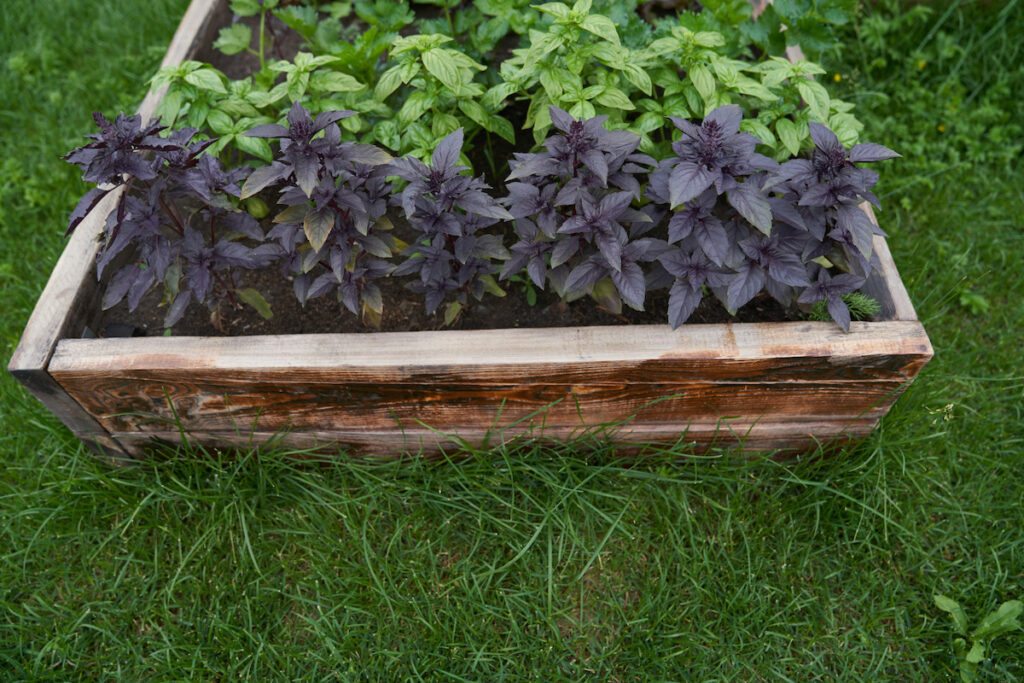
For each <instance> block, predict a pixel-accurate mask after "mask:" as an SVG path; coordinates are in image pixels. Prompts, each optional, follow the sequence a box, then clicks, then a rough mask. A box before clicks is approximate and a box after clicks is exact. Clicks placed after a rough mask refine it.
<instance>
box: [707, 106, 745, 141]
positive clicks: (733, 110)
mask: <svg viewBox="0 0 1024 683" xmlns="http://www.w3.org/2000/svg"><path fill="white" fill-rule="evenodd" d="M742 120H743V110H742V109H740V107H739V105H738V104H726V105H722V106H721V107H717V108H716V109H715V110H714V111H712V112H711V113H710V114H708V115H707V117H706V118H705V119H704V124H705V126H706V125H707V123H708V122H713V123H716V124H718V128H719V130H720V131H721V135H722V136H723V137H725V136H730V135H735V134H736V133H738V132H740V122H741V121H742Z"/></svg>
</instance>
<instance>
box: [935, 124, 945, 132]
mask: <svg viewBox="0 0 1024 683" xmlns="http://www.w3.org/2000/svg"><path fill="white" fill-rule="evenodd" d="M936 128H938V131H939V132H940V133H945V132H946V124H944V123H940V124H939V125H938V126H936Z"/></svg>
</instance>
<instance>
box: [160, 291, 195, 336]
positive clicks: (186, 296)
mask: <svg viewBox="0 0 1024 683" xmlns="http://www.w3.org/2000/svg"><path fill="white" fill-rule="evenodd" d="M191 301H192V290H191V289H186V290H183V291H181V292H178V296H176V297H174V302H173V303H172V304H171V305H170V307H169V308H168V309H167V315H166V316H164V327H168V328H169V327H173V326H174V325H175V324H176V323H177V322H178V321H179V320H181V317H182V316H183V315H185V309H186V308H188V305H189V302H191Z"/></svg>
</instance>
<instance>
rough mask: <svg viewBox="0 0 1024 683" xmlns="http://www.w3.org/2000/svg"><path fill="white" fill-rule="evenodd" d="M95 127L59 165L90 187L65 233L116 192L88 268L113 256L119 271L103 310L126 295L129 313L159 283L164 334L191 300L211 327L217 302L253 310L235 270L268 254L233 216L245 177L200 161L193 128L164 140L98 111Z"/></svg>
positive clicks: (271, 250) (252, 230)
mask: <svg viewBox="0 0 1024 683" xmlns="http://www.w3.org/2000/svg"><path fill="white" fill-rule="evenodd" d="M94 119H95V120H96V123H97V125H98V126H99V128H100V132H99V133H98V134H94V135H90V136H88V137H90V138H91V139H92V140H93V142H91V143H88V144H86V145H85V146H83V147H80V148H78V149H76V150H74V151H72V152H71V153H70V154H68V155H67V156H66V157H65V159H67V160H68V161H70V162H71V163H73V164H75V165H77V166H78V167H79V168H81V169H82V171H83V176H82V177H83V179H84V180H86V181H88V182H92V183H96V184H97V185H99V187H96V188H93V189H91V190H89V192H88V193H87V194H86V195H85V196H84V197H83V198H82V199H81V201H79V203H78V205H77V206H76V207H75V210H74V211H73V212H72V214H71V217H70V219H69V225H68V233H70V232H72V231H73V230H74V229H75V228H76V227H77V226H78V225H79V224H80V223H81V221H82V220H83V219H84V217H85V215H86V214H87V213H88V211H89V210H90V209H92V208H93V207H94V206H95V205H96V204H98V203H99V201H100V200H102V199H103V198H104V197H105V196H107V194H109V193H110V192H112V191H113V190H114V188H117V187H120V186H124V191H123V192H122V193H121V194H120V196H119V198H118V201H117V204H116V206H115V207H114V209H113V210H112V211H111V212H110V214H109V215H108V216H107V218H106V223H105V226H104V230H103V234H102V246H101V247H100V250H99V255H98V260H97V267H96V270H97V276H98V277H99V276H102V275H103V273H104V271H105V270H106V268H107V267H108V266H109V265H111V264H112V263H113V262H114V261H115V258H117V259H118V263H119V264H120V267H119V269H118V270H117V271H116V272H115V273H114V275H113V276H112V277H111V278H110V282H109V284H108V285H107V289H106V292H105V293H104V296H103V307H104V308H110V307H112V306H114V305H116V304H117V303H118V302H120V301H121V300H122V299H124V298H125V297H127V299H128V307H129V310H135V308H136V307H137V306H138V304H139V302H140V301H141V299H142V297H143V295H144V294H145V293H146V292H147V291H149V290H150V289H151V288H152V287H153V286H154V285H157V284H162V285H163V286H164V290H165V301H166V302H167V303H168V304H169V305H168V310H167V313H166V316H165V319H164V325H165V326H166V327H170V326H171V325H173V324H174V323H175V322H177V321H178V320H179V319H180V318H181V316H182V315H183V314H184V312H185V310H186V308H187V307H188V305H189V303H190V302H192V301H197V302H199V303H203V304H206V305H207V306H208V307H209V308H210V309H211V310H212V311H213V319H214V320H215V321H216V320H217V319H218V316H219V315H220V314H221V306H222V304H223V303H225V302H226V303H227V304H229V305H231V306H238V305H240V304H241V303H242V302H243V301H248V302H252V301H253V300H254V297H253V295H254V294H256V293H255V290H244V289H243V279H242V277H241V275H240V273H239V270H240V269H241V270H247V269H254V268H260V267H263V266H266V265H267V264H269V263H270V262H272V261H273V259H274V258H276V255H277V250H276V248H275V247H273V245H266V244H261V243H262V242H263V240H264V235H263V231H262V229H261V228H260V226H259V223H258V222H257V221H256V219H255V218H253V217H252V216H251V215H249V214H248V213H245V212H243V211H240V210H239V209H238V208H237V199H238V196H239V192H240V191H239V183H240V182H241V181H242V180H243V179H244V178H245V177H246V175H247V174H248V172H249V169H248V168H247V167H240V168H234V169H229V170H226V169H224V168H223V167H222V166H221V164H220V162H219V161H218V160H217V159H216V158H214V157H211V156H208V155H202V152H203V151H204V150H205V149H206V148H207V147H208V146H209V145H210V144H211V143H212V141H210V140H206V141H194V140H193V139H194V137H195V135H196V133H197V132H198V131H197V129H195V128H185V129H182V130H178V131H175V132H173V133H172V134H170V136H168V137H166V138H164V137H160V136H159V135H158V134H159V133H160V132H161V131H163V130H164V128H163V127H161V126H159V125H158V124H155V123H154V124H148V125H146V126H143V125H142V120H141V117H139V116H126V115H124V114H121V115H119V116H117V117H116V118H115V119H114V121H113V122H110V121H108V120H107V119H106V118H104V117H103V116H102V115H100V114H98V113H97V114H94ZM118 257H120V258H118ZM122 262H127V263H126V264H123V263H122ZM257 296H258V295H257Z"/></svg>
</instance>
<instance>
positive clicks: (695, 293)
mask: <svg viewBox="0 0 1024 683" xmlns="http://www.w3.org/2000/svg"><path fill="white" fill-rule="evenodd" d="M703 295H704V291H703V288H702V287H696V288H695V287H691V286H690V284H689V283H687V282H683V281H680V282H676V283H675V284H673V285H672V289H671V290H669V297H668V322H669V324H670V325H672V329H673V330H674V329H676V328H678V327H679V326H680V325H682V324H683V323H685V322H686V321H687V319H688V318H689V317H690V316H691V315H693V312H694V311H695V310H697V306H698V305H700V300H701V298H702V297H703Z"/></svg>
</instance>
